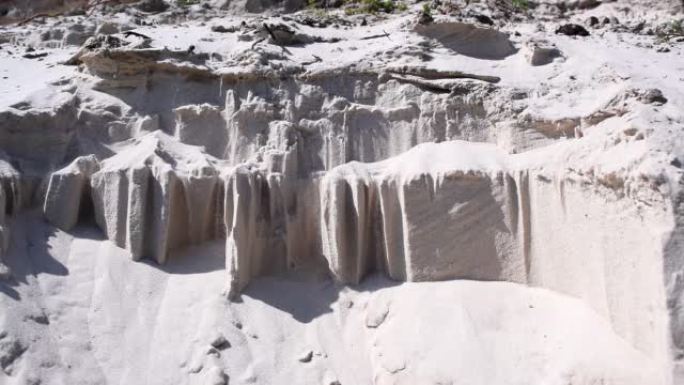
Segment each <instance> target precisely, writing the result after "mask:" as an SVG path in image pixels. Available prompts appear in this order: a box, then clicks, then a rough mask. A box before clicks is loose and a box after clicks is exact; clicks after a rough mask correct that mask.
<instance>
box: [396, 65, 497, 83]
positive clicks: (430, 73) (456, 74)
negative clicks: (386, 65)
mask: <svg viewBox="0 0 684 385" xmlns="http://www.w3.org/2000/svg"><path fill="white" fill-rule="evenodd" d="M388 72H391V73H395V74H399V75H413V76H419V77H421V78H425V79H475V80H482V81H484V82H489V83H498V82H500V81H501V78H500V77H498V76H487V75H476V74H469V73H467V72H461V71H440V70H435V69H430V68H423V67H418V68H410V67H407V68H401V69H391V70H389V71H388Z"/></svg>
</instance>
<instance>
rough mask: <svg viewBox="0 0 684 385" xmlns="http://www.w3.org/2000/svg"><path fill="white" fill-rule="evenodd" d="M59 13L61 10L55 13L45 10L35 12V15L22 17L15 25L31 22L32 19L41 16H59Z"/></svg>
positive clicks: (60, 13)
mask: <svg viewBox="0 0 684 385" xmlns="http://www.w3.org/2000/svg"><path fill="white" fill-rule="evenodd" d="M61 15H62V12H57V13H45V12H41V13H36V14H35V15H31V16H29V17H27V18H26V19H24V20H22V21H20V22H18V23H17V26H22V25H24V24H28V23H30V22H32V21H33V20H35V19H38V18H41V17H55V16H61Z"/></svg>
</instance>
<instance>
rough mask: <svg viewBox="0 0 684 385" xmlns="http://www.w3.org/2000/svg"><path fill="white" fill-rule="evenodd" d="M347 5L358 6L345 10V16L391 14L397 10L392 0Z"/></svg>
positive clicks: (376, 0)
mask: <svg viewBox="0 0 684 385" xmlns="http://www.w3.org/2000/svg"><path fill="white" fill-rule="evenodd" d="M349 3H351V4H358V5H359V6H358V7H356V8H347V9H345V13H346V14H347V15H356V14H362V13H378V12H386V13H392V12H394V10H395V9H396V8H397V4H395V2H394V1H393V0H361V2H360V3H357V2H356V1H350V2H349Z"/></svg>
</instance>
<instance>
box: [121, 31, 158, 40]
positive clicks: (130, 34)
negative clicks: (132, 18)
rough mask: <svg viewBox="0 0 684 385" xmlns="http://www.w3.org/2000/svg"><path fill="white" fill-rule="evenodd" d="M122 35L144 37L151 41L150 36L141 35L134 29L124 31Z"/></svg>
mask: <svg viewBox="0 0 684 385" xmlns="http://www.w3.org/2000/svg"><path fill="white" fill-rule="evenodd" d="M124 36H125V37H129V36H136V37H139V38H142V39H144V40H148V41H152V38H151V37H149V36H147V35H143V34H142V33H140V32H135V31H126V32H124Z"/></svg>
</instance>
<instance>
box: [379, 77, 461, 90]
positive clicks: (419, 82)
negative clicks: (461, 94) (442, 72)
mask: <svg viewBox="0 0 684 385" xmlns="http://www.w3.org/2000/svg"><path fill="white" fill-rule="evenodd" d="M389 77H390V79H394V80H396V81H398V82H400V83H408V84H413V85H414V86H416V87H418V88H421V89H424V90H427V91H432V92H435V93H438V94H449V93H451V88H447V87H444V86H442V85H439V84H436V83H434V82H431V81H428V80H425V79H421V78H418V77H415V76H411V75H393V74H390V75H389Z"/></svg>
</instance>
